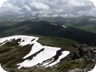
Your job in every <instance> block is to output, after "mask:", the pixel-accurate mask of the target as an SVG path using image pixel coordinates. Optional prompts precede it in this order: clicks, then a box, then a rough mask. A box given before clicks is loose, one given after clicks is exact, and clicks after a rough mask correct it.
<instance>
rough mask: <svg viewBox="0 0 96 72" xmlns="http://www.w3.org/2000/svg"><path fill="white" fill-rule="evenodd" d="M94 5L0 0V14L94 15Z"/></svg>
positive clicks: (79, 0) (87, 0)
mask: <svg viewBox="0 0 96 72" xmlns="http://www.w3.org/2000/svg"><path fill="white" fill-rule="evenodd" d="M91 1H92V2H93V3H92V2H91ZM94 4H96V2H95V0H0V14H1V15H4V14H12V13H13V14H19V15H24V14H29V15H45V16H46V15H66V14H81V15H96V7H95V5H94Z"/></svg>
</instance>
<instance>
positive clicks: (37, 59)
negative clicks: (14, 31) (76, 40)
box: [0, 35, 70, 72]
mask: <svg viewBox="0 0 96 72" xmlns="http://www.w3.org/2000/svg"><path fill="white" fill-rule="evenodd" d="M13 39H15V40H17V39H21V41H19V42H18V43H19V45H20V46H25V45H28V44H30V45H31V44H33V46H32V48H31V51H30V52H29V53H28V54H27V55H26V56H24V57H23V58H22V59H26V60H24V61H23V62H21V63H19V64H17V65H18V69H20V68H22V67H33V66H36V65H38V64H40V65H41V66H45V67H49V66H50V67H51V66H53V65H55V64H57V63H59V62H60V60H61V59H62V58H64V57H66V56H67V55H68V54H69V53H70V52H69V51H63V52H61V55H60V56H59V57H58V59H57V60H56V61H54V56H56V55H57V51H59V50H60V49H61V48H59V47H51V46H43V45H42V44H40V43H38V42H37V40H38V39H39V38H38V37H34V36H23V35H17V36H10V37H4V38H0V45H3V44H5V43H6V42H11V41H12V40H13ZM36 53H37V54H36ZM34 54H36V55H35V56H33V55H34ZM30 56H33V57H32V59H27V58H28V57H30ZM49 59H52V60H49ZM47 60H49V61H47ZM45 61H47V62H46V63H45ZM52 61H53V62H52ZM0 72H1V71H0Z"/></svg>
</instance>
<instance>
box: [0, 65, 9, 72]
mask: <svg viewBox="0 0 96 72" xmlns="http://www.w3.org/2000/svg"><path fill="white" fill-rule="evenodd" d="M0 72H7V71H5V70H4V69H3V68H2V66H1V64H0Z"/></svg>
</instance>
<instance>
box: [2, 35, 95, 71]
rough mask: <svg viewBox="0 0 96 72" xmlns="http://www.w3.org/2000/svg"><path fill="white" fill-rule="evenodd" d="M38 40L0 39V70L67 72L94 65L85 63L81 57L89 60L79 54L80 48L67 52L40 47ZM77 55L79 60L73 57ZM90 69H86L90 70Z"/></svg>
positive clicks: (29, 37)
mask: <svg viewBox="0 0 96 72" xmlns="http://www.w3.org/2000/svg"><path fill="white" fill-rule="evenodd" d="M38 40H39V37H35V36H24V35H16V36H9V37H3V38H0V64H1V66H0V68H1V69H5V70H6V71H8V72H11V71H12V72H13V71H17V72H22V71H23V72H30V71H34V72H37V71H38V72H40V71H41V72H45V71H48V72H49V71H50V72H51V71H53V70H55V72H58V71H59V72H62V71H63V72H67V71H68V70H71V68H74V67H75V68H77V67H79V68H81V67H82V68H85V67H89V64H90V63H91V64H92V65H90V67H93V65H94V63H92V62H89V61H88V62H89V63H87V59H85V61H86V62H85V61H84V60H83V56H84V58H85V57H88V60H89V59H90V58H89V56H87V53H86V54H84V55H82V56H81V54H80V53H79V51H81V50H80V48H81V46H80V47H79V48H77V49H76V48H74V47H71V49H70V50H68V49H67V48H65V49H62V48H60V47H55V46H54V47H52V46H47V45H42V44H41V43H39V42H38ZM86 47H87V46H82V48H81V49H84V48H86ZM86 49H87V50H88V51H89V50H90V49H91V50H92V49H93V48H90V49H89V47H87V48H86ZM72 50H73V51H72ZM78 50H79V51H78ZM76 51H78V52H76ZM84 51H86V50H83V51H82V54H83V53H84ZM75 52H76V53H78V54H76V53H75ZM94 52H95V51H94ZM79 54H80V58H78V57H76V56H75V55H79ZM91 54H92V55H94V53H93V51H92V53H90V55H91ZM74 56H75V58H74ZM94 58H95V57H93V59H94ZM81 59H82V60H81ZM93 59H92V60H93ZM70 67H71V68H70ZM90 67H89V68H88V69H90ZM62 68H63V69H62ZM3 72H5V71H3Z"/></svg>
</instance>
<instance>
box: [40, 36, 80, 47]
mask: <svg viewBox="0 0 96 72" xmlns="http://www.w3.org/2000/svg"><path fill="white" fill-rule="evenodd" d="M39 37H40V39H39V40H38V42H40V43H41V44H43V45H48V46H55V47H56V46H57V47H62V48H64V47H67V46H72V45H73V44H79V42H76V41H73V40H70V39H67V38H61V37H52V36H39Z"/></svg>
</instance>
